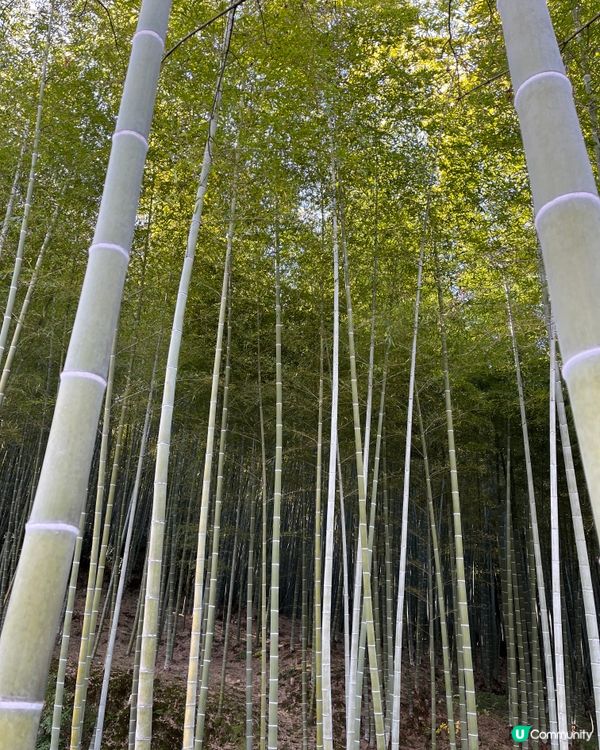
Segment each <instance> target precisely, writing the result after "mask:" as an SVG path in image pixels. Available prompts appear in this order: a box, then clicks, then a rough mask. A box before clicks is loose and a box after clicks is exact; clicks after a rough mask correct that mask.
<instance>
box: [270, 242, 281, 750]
mask: <svg viewBox="0 0 600 750" xmlns="http://www.w3.org/2000/svg"><path fill="white" fill-rule="evenodd" d="M280 284H281V282H280V266H279V237H278V236H276V237H275V468H274V475H275V476H274V486H273V536H272V540H271V613H270V614H271V616H270V626H271V627H270V633H271V641H270V644H269V645H270V649H269V713H268V722H269V723H268V732H267V748H268V750H277V748H278V739H277V737H278V729H279V724H278V718H277V709H278V705H279V563H280V544H281V530H280V524H281V474H282V470H283V386H282V372H281V367H282V365H281V328H282V322H281V286H280Z"/></svg>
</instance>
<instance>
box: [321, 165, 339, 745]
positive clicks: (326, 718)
mask: <svg viewBox="0 0 600 750" xmlns="http://www.w3.org/2000/svg"><path fill="white" fill-rule="evenodd" d="M332 172H333V185H334V187H335V171H334V169H333V165H332ZM331 221H332V225H333V332H332V339H333V343H332V353H331V357H332V360H331V418H330V422H329V467H328V474H327V520H326V524H325V571H324V575H323V627H322V638H323V641H322V649H323V656H322V662H321V667H322V677H321V679H322V682H321V690H322V696H323V697H322V701H323V747H324V749H325V750H333V705H332V699H331V698H332V696H331V604H332V578H333V534H334V522H335V488H336V480H337V454H338V401H339V350H340V300H339V294H340V275H339V260H338V258H339V240H338V217H337V207H336V203H335V190H334V199H333V205H332V212H331ZM321 383H322V379H321ZM321 389H322V385H321ZM321 392H322V391H320V393H321ZM319 426H320V425H319ZM315 553H316V550H315Z"/></svg>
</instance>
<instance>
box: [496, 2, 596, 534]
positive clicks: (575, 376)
mask: <svg viewBox="0 0 600 750" xmlns="http://www.w3.org/2000/svg"><path fill="white" fill-rule="evenodd" d="M498 9H499V11H500V16H501V19H502V27H503V31H504V40H505V43H506V53H507V56H508V65H509V69H510V75H511V79H512V85H513V89H514V91H515V109H516V110H517V114H518V116H519V123H520V126H521V134H522V137H523V144H524V147H525V155H526V157H527V167H528V171H529V177H530V182H531V189H532V193H533V202H534V207H535V226H536V229H537V233H538V236H539V239H540V244H541V247H542V252H543V255H544V264H545V267H546V273H547V275H548V286H549V289H550V297H551V299H552V307H553V311H552V312H553V317H554V320H555V322H556V329H557V332H558V338H559V342H560V350H561V353H562V357H563V366H562V374H563V378H564V379H565V381H566V382H567V385H568V387H569V395H570V398H571V404H572V407H573V418H574V421H575V426H576V429H577V436H578V439H579V445H580V448H581V455H582V458H583V465H584V468H585V474H586V478H587V483H588V488H589V492H590V497H591V502H592V509H593V512H594V518H595V522H596V530H597V531H598V530H600V421H599V420H598V418H597V408H596V406H597V404H598V403H599V402H600V327H599V326H598V320H600V295H598V288H599V287H600V265H599V264H598V261H597V258H598V254H599V253H600V198H599V197H598V190H597V187H596V182H595V179H594V175H593V172H592V168H591V164H590V160H589V157H588V153H587V150H586V146H585V142H584V139H583V135H582V133H581V127H580V125H579V121H578V119H577V112H576V109H575V104H574V102H573V95H572V90H571V83H570V81H569V79H568V78H567V76H566V74H565V68H564V65H563V61H562V59H561V55H560V50H559V47H558V44H557V42H556V37H555V35H554V29H553V28H552V21H551V20H550V15H549V13H548V8H547V6H546V2H545V0H528V2H522V0H499V2H498ZM575 302H576V304H575Z"/></svg>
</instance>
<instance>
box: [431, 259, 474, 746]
mask: <svg viewBox="0 0 600 750" xmlns="http://www.w3.org/2000/svg"><path fill="white" fill-rule="evenodd" d="M436 270H437V269H436ZM437 292H438V303H439V309H440V337H441V343H442V369H443V371H444V396H445V402H446V424H447V433H448V460H449V464H450V485H451V493H452V515H453V518H454V545H455V550H454V551H455V558H456V594H457V598H456V608H457V615H458V627H459V632H460V644H459V648H460V651H461V652H462V662H463V669H462V670H461V672H462V675H460V674H459V679H460V678H461V677H462V679H463V680H464V684H465V694H466V695H465V701H466V714H467V732H468V747H469V750H476V748H478V747H479V732H478V729H477V703H476V700H475V680H474V675H473V656H472V651H471V629H470V626H469V610H468V599H467V586H466V580H465V560H464V553H463V535H462V520H461V511H460V494H459V489H458V471H457V464H456V448H455V444H454V418H453V414H452V396H451V392H450V371H449V364H448V349H447V344H446V323H445V318H444V303H443V297H442V286H441V281H440V278H439V270H438V271H437Z"/></svg>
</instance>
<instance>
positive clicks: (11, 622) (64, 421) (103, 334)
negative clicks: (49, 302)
mask: <svg viewBox="0 0 600 750" xmlns="http://www.w3.org/2000/svg"><path fill="white" fill-rule="evenodd" d="M170 6H171V3H170V0H143V3H142V7H141V10H140V15H139V19H138V25H137V30H136V33H135V35H134V39H133V46H132V52H131V59H130V63H129V67H128V70H127V75H126V79H125V86H124V91H123V97H122V100H121V107H120V110H119V117H118V119H117V125H116V131H115V136H114V139H113V144H112V149H111V155H110V159H109V164H108V170H107V176H106V182H105V186H104V191H103V196H102V200H101V203H100V212H99V215H98V221H97V224H96V232H95V236H94V240H93V244H92V247H91V251H90V257H89V262H88V267H87V270H86V274H85V279H84V283H83V289H82V292H81V297H80V301H79V308H78V311H77V315H76V317H75V323H74V327H73V331H72V333H71V339H70V344H69V350H68V352H67V357H66V360H65V366H64V370H63V373H62V377H61V384H60V388H59V392H58V396H57V400H56V406H55V411H54V419H53V423H52V428H51V430H50V435H49V437H48V443H47V447H46V454H45V458H44V462H43V465H42V469H41V474H40V478H39V483H38V488H37V492H36V496H35V500H34V504H33V508H32V511H31V516H30V520H29V523H28V524H27V528H26V532H25V538H24V541H23V546H22V549H21V555H20V559H19V565H18V568H17V572H16V576H15V583H14V587H13V591H12V594H11V598H10V602H9V605H8V609H7V612H6V619H5V622H4V627H3V630H2V635H1V636H0V748H1V750H30V749H31V748H33V747H34V745H35V738H36V734H37V727H38V723H39V719H40V716H41V711H42V704H43V698H44V694H45V690H46V682H47V678H48V669H49V665H50V659H51V656H52V651H53V649H54V643H55V638H56V632H57V630H58V625H59V620H60V616H61V611H62V605H63V595H64V592H65V590H66V587H67V582H68V579H69V574H70V570H71V562H72V558H73V550H74V547H75V541H76V538H77V535H78V533H79V529H78V526H77V524H78V523H79V520H80V517H81V511H82V506H83V503H84V500H85V496H86V488H87V482H88V475H89V471H90V466H91V462H92V456H93V450H94V443H95V439H96V429H97V425H98V419H99V416H100V409H101V406H102V397H103V395H104V391H105V389H106V375H107V371H108V363H109V356H110V347H111V345H112V342H113V340H114V337H115V330H116V325H117V319H118V314H119V308H120V303H121V297H122V293H123V284H124V281H125V275H126V271H127V265H128V257H129V248H130V246H131V239H132V235H133V229H134V225H135V217H136V210H137V206H138V199H139V193H140V188H141V182H142V173H143V168H144V163H145V160H146V152H147V138H148V133H149V130H150V123H151V120H152V113H153V109H154V100H155V95H156V86H157V81H158V74H159V71H160V61H161V58H162V53H163V48H164V37H165V34H166V26H167V20H168V16H169V12H170ZM42 569H43V570H44V571H45V585H44V588H43V589H42V590H40V588H39V585H38V580H39V571H40V570H42ZM32 592H36V594H35V595H33V594H32Z"/></svg>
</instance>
